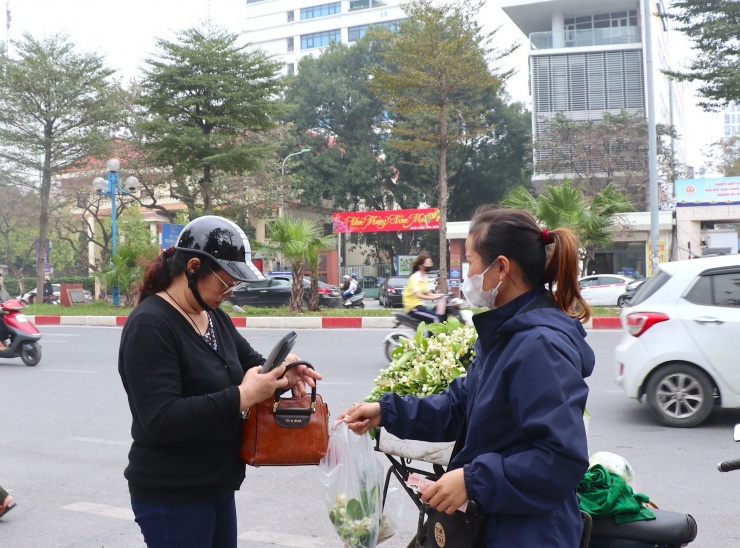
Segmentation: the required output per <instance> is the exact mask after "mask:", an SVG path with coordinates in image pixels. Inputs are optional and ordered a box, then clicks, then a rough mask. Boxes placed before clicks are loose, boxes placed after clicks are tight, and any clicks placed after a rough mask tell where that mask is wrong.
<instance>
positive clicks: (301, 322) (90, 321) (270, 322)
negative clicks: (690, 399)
mask: <svg viewBox="0 0 740 548" xmlns="http://www.w3.org/2000/svg"><path fill="white" fill-rule="evenodd" d="M27 317H28V319H29V320H30V321H32V322H33V323H34V324H36V325H37V326H38V325H77V326H79V325H87V326H97V327H122V326H123V324H124V323H126V319H127V318H128V316H27ZM231 320H232V321H233V322H234V325H235V326H236V327H248V328H250V329H259V328H271V329H346V328H356V329H359V328H371V329H393V324H394V318H379V317H364V318H361V317H354V318H351V317H341V318H340V317H331V316H324V317H318V316H311V317H292V316H282V317H266V316H257V317H254V318H245V317H234V318H231ZM583 327H584V328H585V329H621V323H620V320H619V317H603V318H591V319H590V320H589V321H587V322H586V323H585V324H583Z"/></svg>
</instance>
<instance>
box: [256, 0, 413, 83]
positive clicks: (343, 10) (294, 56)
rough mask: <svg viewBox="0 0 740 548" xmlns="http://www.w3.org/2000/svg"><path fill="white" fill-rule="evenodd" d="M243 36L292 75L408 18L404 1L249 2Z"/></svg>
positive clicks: (323, 0)
mask: <svg viewBox="0 0 740 548" xmlns="http://www.w3.org/2000/svg"><path fill="white" fill-rule="evenodd" d="M246 3H247V18H246V24H245V29H244V31H245V36H246V38H247V40H249V42H250V43H251V44H252V45H253V46H256V47H259V48H261V49H263V50H264V51H266V52H267V53H269V54H271V55H274V56H275V57H276V58H277V59H279V60H281V61H282V62H283V63H284V64H285V72H286V73H288V74H294V73H295V71H296V69H297V67H298V62H299V61H300V60H301V58H302V57H304V56H306V55H318V54H320V53H321V52H322V51H323V50H324V49H326V48H327V47H328V46H329V44H331V43H332V42H337V43H342V44H352V43H354V42H356V41H358V40H359V39H360V38H362V37H363V36H364V35H365V33H366V32H367V29H368V28H369V27H370V26H372V25H385V26H389V27H393V26H394V25H396V24H398V22H399V21H400V20H402V19H405V18H406V15H405V13H404V12H403V10H402V9H401V6H400V4H401V0H339V1H331V2H327V1H326V0H246Z"/></svg>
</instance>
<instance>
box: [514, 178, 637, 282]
mask: <svg viewBox="0 0 740 548" xmlns="http://www.w3.org/2000/svg"><path fill="white" fill-rule="evenodd" d="M502 205H505V206H507V207H516V208H519V209H524V210H526V211H529V212H530V213H531V214H532V215H534V217H535V218H536V219H537V220H538V221H539V222H540V223H541V224H542V225H543V226H546V227H547V228H550V229H554V228H558V227H561V226H566V227H568V228H571V229H573V230H574V231H575V232H576V234H577V235H578V238H579V239H580V241H581V245H582V246H583V249H584V257H583V270H582V272H583V273H586V272H588V265H589V262H590V261H591V260H592V259H593V258H594V257H595V255H596V250H597V249H605V248H608V247H609V246H610V245H611V243H612V238H613V235H614V230H615V224H614V215H616V214H618V213H624V212H626V211H630V210H631V209H632V202H631V201H630V199H629V198H628V197H627V196H626V195H625V194H624V193H623V192H622V191H621V190H619V189H618V188H617V185H616V184H614V183H609V184H608V185H606V187H605V188H604V190H602V191H601V192H599V193H598V194H596V195H595V196H593V197H588V196H587V195H586V194H585V193H584V192H583V191H582V190H581V188H579V186H578V185H576V184H574V183H572V182H570V181H567V180H566V181H563V183H562V184H560V185H546V186H545V188H544V190H543V191H542V193H541V194H540V195H539V196H537V197H535V196H533V195H532V193H530V192H529V191H528V190H527V189H526V188H524V187H518V188H516V189H514V190H513V191H512V192H511V193H510V194H509V195H508V196H507V197H506V199H504V201H503V202H502Z"/></svg>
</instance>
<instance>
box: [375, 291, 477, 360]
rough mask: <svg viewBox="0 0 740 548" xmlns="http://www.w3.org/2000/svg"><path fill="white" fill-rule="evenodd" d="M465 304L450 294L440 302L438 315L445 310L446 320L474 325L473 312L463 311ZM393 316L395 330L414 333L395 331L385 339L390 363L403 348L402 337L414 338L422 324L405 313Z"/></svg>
mask: <svg viewBox="0 0 740 548" xmlns="http://www.w3.org/2000/svg"><path fill="white" fill-rule="evenodd" d="M464 303H465V299H460V298H458V297H455V296H453V295H452V293H448V294H446V295H445V296H444V297H443V298H442V299H440V302H439V304H438V305H437V313H438V314H439V313H440V312H439V311H440V310H444V313H445V317H446V318H457V319H458V320H460V321H461V322H462V323H464V324H465V325H473V311H472V310H465V309H463V308H462V305H463V304H464ZM393 316H394V317H395V320H396V321H395V324H394V326H393V328H394V329H397V328H399V327H401V326H403V327H406V328H408V330H410V331H412V333H409V331H394V332H393V333H391V334H390V335H388V336H387V337H386V338H385V339H383V348H384V350H385V357H386V358H387V359H388V361H391V360H392V359H393V357H392V354H393V351H394V350H395V349H396V348H398V347H399V346H401V337H404V338H407V339H410V338H412V337H413V333H415V332H416V330H417V329H418V327H419V324H420V323H421V320H419V319H416V318H414V317H412V316H409V315H408V314H406V313H405V312H395V313H394V314H393ZM426 336H427V337H428V336H429V331H427V332H426Z"/></svg>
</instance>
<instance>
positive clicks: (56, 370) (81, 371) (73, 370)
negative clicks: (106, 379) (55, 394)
mask: <svg viewBox="0 0 740 548" xmlns="http://www.w3.org/2000/svg"><path fill="white" fill-rule="evenodd" d="M37 369H39V370H41V371H52V372H54V373H93V374H97V371H85V370H83V369H49V368H47V367H39V368H37Z"/></svg>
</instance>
